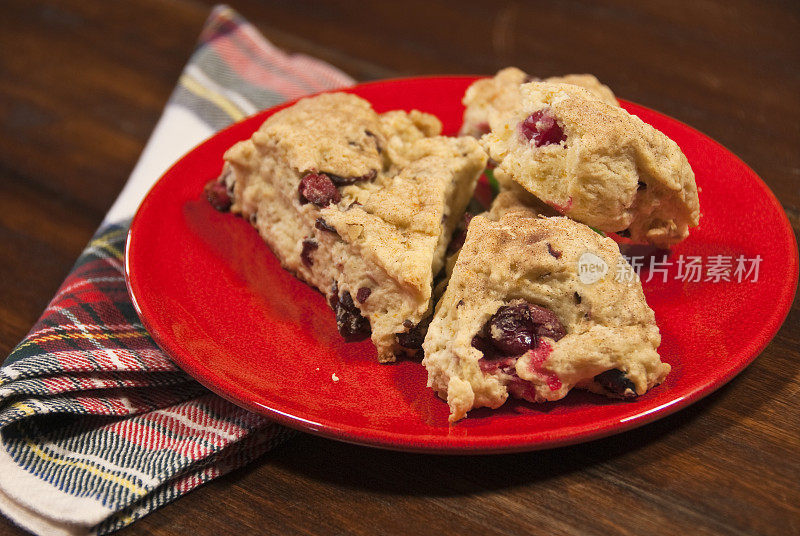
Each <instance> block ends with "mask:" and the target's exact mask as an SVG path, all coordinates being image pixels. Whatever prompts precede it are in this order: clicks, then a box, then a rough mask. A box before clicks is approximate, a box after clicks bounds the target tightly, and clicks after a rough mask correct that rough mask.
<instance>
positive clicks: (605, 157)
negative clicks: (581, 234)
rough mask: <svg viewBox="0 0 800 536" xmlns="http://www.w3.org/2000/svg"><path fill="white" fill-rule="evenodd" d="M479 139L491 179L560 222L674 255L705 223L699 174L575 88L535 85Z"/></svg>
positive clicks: (623, 115) (653, 136) (667, 142)
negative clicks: (534, 200) (672, 249)
mask: <svg viewBox="0 0 800 536" xmlns="http://www.w3.org/2000/svg"><path fill="white" fill-rule="evenodd" d="M520 95H521V99H520V102H519V105H518V106H517V107H516V108H515V109H514V110H512V111H511V112H507V113H505V114H495V115H493V116H492V118H491V125H490V126H491V132H490V133H489V134H487V135H485V136H484V137H483V138H481V143H482V144H484V146H485V147H486V149H487V150H488V151H489V156H490V157H491V158H492V159H493V160H494V161H495V162H496V163H497V167H496V168H495V170H494V176H495V178H496V179H497V180H498V182H500V183H501V184H503V183H506V184H508V183H511V182H515V183H517V184H519V185H521V186H522V187H523V188H525V190H527V191H528V192H530V193H532V194H533V195H535V196H536V197H538V198H539V199H541V200H542V201H544V202H545V203H547V204H548V205H550V206H552V207H554V208H555V209H556V210H558V211H559V212H560V213H562V214H564V215H565V216H569V217H570V218H572V219H574V220H577V221H580V222H582V223H585V224H587V225H590V226H592V227H595V228H597V229H600V230H602V231H605V232H615V233H618V234H621V235H622V236H628V237H630V238H631V239H632V240H634V241H636V242H648V243H650V244H653V245H655V246H658V247H664V248H666V247H669V246H671V245H672V244H675V243H677V242H680V241H681V240H683V239H684V238H686V237H687V236H688V234H689V228H690V227H693V226H696V225H697V224H698V222H699V218H700V208H699V202H698V197H697V186H696V185H695V180H694V173H693V172H692V168H691V166H690V165H689V162H688V161H687V159H686V157H685V156H684V154H683V153H682V152H681V150H680V148H679V147H678V145H677V144H676V143H675V142H674V141H672V140H671V139H669V138H668V137H667V136H665V135H664V134H663V133H661V132H659V131H658V130H656V129H655V128H653V127H652V126H650V125H648V124H647V123H645V122H644V121H642V120H641V119H639V118H638V117H636V116H635V115H631V114H630V113H628V112H626V111H625V110H623V109H622V108H619V107H617V106H611V105H609V104H608V103H606V102H604V101H603V100H601V99H599V98H597V97H596V96H595V95H594V94H593V93H591V92H589V91H587V90H585V89H583V88H580V87H577V86H575V85H571V84H551V83H545V82H531V83H528V84H523V85H522V86H521V87H520Z"/></svg>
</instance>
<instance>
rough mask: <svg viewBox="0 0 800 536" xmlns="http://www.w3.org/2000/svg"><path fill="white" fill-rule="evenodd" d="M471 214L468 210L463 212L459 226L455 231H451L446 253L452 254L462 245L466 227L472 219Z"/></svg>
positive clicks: (465, 235) (465, 237)
mask: <svg viewBox="0 0 800 536" xmlns="http://www.w3.org/2000/svg"><path fill="white" fill-rule="evenodd" d="M472 218H473V214H471V213H469V212H465V213H464V218H463V219H462V222H461V227H462V228H460V229H458V230H457V231H456V232H455V233H453V239H452V240H450V243H449V244H448V245H447V254H448V255H452V254H453V253H455V252H456V251H458V250H459V249H461V248H462V247H464V242H465V241H466V240H467V228H468V227H469V222H471V221H472Z"/></svg>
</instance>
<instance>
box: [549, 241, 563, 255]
mask: <svg viewBox="0 0 800 536" xmlns="http://www.w3.org/2000/svg"><path fill="white" fill-rule="evenodd" d="M547 252H548V253H549V254H550V255H552V256H553V257H555V258H556V259H560V258H561V252H560V251H558V250H557V249H553V246H551V245H550V242H548V243H547Z"/></svg>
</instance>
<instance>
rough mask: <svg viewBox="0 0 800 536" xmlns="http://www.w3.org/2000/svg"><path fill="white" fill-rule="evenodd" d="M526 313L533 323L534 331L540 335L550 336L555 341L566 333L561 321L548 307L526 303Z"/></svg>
mask: <svg viewBox="0 0 800 536" xmlns="http://www.w3.org/2000/svg"><path fill="white" fill-rule="evenodd" d="M528 314H529V315H530V319H531V321H532V322H533V324H534V332H535V333H536V335H538V336H540V337H550V338H551V339H553V340H555V341H557V340H559V339H561V338H562V337H563V336H564V335H566V334H567V331H566V330H565V329H564V326H563V325H562V324H561V321H560V320H559V319H558V317H557V316H556V315H555V313H553V311H551V310H550V309H546V308H544V307H540V306H539V305H533V304H532V303H529V304H528Z"/></svg>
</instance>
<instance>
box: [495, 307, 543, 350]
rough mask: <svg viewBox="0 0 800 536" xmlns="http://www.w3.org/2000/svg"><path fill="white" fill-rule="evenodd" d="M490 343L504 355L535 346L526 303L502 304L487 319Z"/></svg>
mask: <svg viewBox="0 0 800 536" xmlns="http://www.w3.org/2000/svg"><path fill="white" fill-rule="evenodd" d="M489 337H490V338H491V341H492V345H493V346H494V347H495V348H497V349H498V350H500V352H502V353H504V354H506V355H521V354H524V353H525V352H527V351H528V350H530V349H531V348H533V347H534V346H536V333H535V332H534V326H533V323H532V322H531V318H530V314H529V313H528V306H527V304H526V303H520V304H516V305H504V306H502V307H500V309H498V310H497V312H496V313H495V314H494V315H492V317H491V318H490V319H489Z"/></svg>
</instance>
